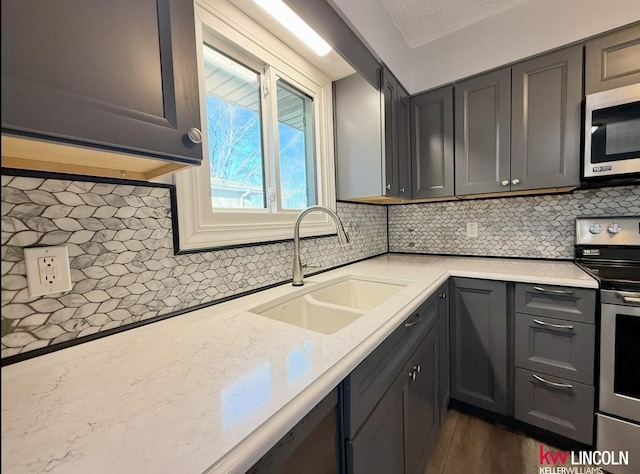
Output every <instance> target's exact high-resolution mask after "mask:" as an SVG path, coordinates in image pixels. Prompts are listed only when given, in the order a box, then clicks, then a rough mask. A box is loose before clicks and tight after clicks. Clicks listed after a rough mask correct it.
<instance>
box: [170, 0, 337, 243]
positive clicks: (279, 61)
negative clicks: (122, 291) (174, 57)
mask: <svg viewBox="0 0 640 474" xmlns="http://www.w3.org/2000/svg"><path fill="white" fill-rule="evenodd" d="M196 34H197V41H198V43H197V44H202V43H203V42H204V40H206V42H207V43H209V44H211V45H212V46H213V47H214V48H216V49H219V50H220V51H222V52H223V53H225V54H229V55H230V56H231V57H233V58H234V59H237V60H239V61H240V62H241V63H243V64H247V65H248V66H249V67H251V66H253V67H252V68H253V69H254V70H256V71H262V74H263V76H264V77H265V78H268V82H269V86H270V88H271V89H272V91H271V92H272V93H271V94H269V95H268V96H267V97H266V98H265V97H264V96H263V99H269V100H265V107H263V114H265V115H266V114H268V113H271V114H275V120H271V121H269V120H268V119H266V118H263V121H264V123H265V124H268V123H270V124H271V125H268V126H267V134H269V133H271V136H270V137H265V140H266V141H267V143H266V144H265V145H264V146H265V154H269V153H271V156H276V154H275V152H274V150H268V149H267V148H266V147H268V146H274V145H273V144H274V143H275V146H276V148H275V150H277V133H274V130H273V128H274V127H275V128H277V110H276V108H275V107H274V106H273V101H277V94H276V93H275V84H276V80H277V77H278V76H279V77H281V78H283V79H284V80H285V82H287V83H289V84H292V85H293V86H294V87H295V88H296V89H297V90H299V91H300V92H301V93H303V94H305V95H307V96H309V97H311V98H312V99H313V107H312V109H313V111H312V113H313V122H314V124H315V137H314V140H313V142H314V143H313V145H312V146H313V148H314V151H315V157H316V160H315V161H316V186H317V189H316V196H317V203H318V204H322V205H325V206H328V207H330V208H333V209H335V176H334V162H333V121H332V120H333V112H332V101H331V98H332V92H331V80H330V79H329V78H327V77H326V76H325V75H324V74H323V73H321V72H320V71H318V70H317V69H315V68H314V67H313V66H311V65H309V64H307V63H306V62H301V59H300V57H299V56H298V55H297V54H296V53H294V52H293V51H291V50H290V49H288V48H287V47H286V46H284V45H282V43H280V42H279V41H278V40H276V39H275V38H274V37H273V36H272V35H271V34H270V33H268V32H267V31H266V30H264V29H262V28H261V27H259V26H257V25H256V24H255V23H253V22H252V20H250V19H249V18H248V17H247V16H246V15H244V14H243V13H242V12H240V11H239V10H237V9H236V8H235V7H233V6H232V5H230V4H229V3H227V2H224V1H221V0H216V1H215V2H209V1H207V0H198V1H197V2H196ZM210 41H211V43H210ZM212 43H213V44H212ZM199 49H200V48H199ZM198 60H199V61H198V62H199V67H200V68H202V67H203V64H204V63H203V60H202V52H201V51H200V57H199V58H198ZM264 64H269V65H270V67H266V68H265V67H264ZM200 74H201V77H202V70H201V71H200ZM263 84H264V83H263ZM200 88H201V91H200V95H201V98H204V84H203V83H202V80H201V84H200ZM261 95H263V94H261ZM266 102H272V104H271V107H269V106H268V104H266ZM201 110H202V113H203V115H204V114H205V108H204V107H202V108H201ZM205 120H206V117H205V116H203V117H202V123H206V122H205ZM268 127H271V130H268ZM275 132H277V130H275ZM274 139H275V140H274ZM205 149H206V148H205ZM266 161H267V162H266V163H265V183H268V187H266V189H267V191H268V190H269V189H270V188H273V189H274V190H275V191H276V192H274V202H273V203H271V202H269V201H270V200H269V199H267V209H234V208H216V209H215V212H213V210H212V207H211V199H210V198H209V199H206V196H207V193H208V194H210V193H211V191H210V179H209V174H210V166H209V159H208V157H207V159H206V160H203V163H202V165H201V166H200V167H199V168H200V169H198V168H193V169H188V170H185V171H183V172H180V173H178V174H177V175H176V188H177V195H178V212H177V214H178V228H179V232H178V234H179V240H180V243H179V246H180V249H181V250H196V249H205V248H216V247H222V246H233V245H241V244H250V243H260V242H270V241H280V240H287V239H291V238H292V237H293V222H294V220H295V218H296V216H297V215H298V213H299V210H288V209H282V206H281V202H280V201H281V199H280V195H279V194H280V193H279V192H277V191H279V190H278V189H277V188H276V187H275V186H274V184H275V183H276V182H277V176H278V174H277V172H278V169H277V162H278V159H277V156H276V159H275V160H274V164H273V163H270V162H269V161H270V160H266ZM267 198H269V195H267ZM239 211H240V212H239ZM334 233H335V228H334V227H333V224H332V223H331V222H330V221H329V219H328V216H326V215H325V214H324V213H311V214H309V215H308V216H307V218H305V220H304V221H303V223H302V226H301V235H303V236H311V235H327V234H334Z"/></svg>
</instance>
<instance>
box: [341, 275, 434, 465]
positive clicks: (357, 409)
mask: <svg viewBox="0 0 640 474" xmlns="http://www.w3.org/2000/svg"><path fill="white" fill-rule="evenodd" d="M441 290H442V291H445V292H446V288H444V289H441ZM442 300H443V299H442V298H440V296H439V294H438V293H436V294H434V295H433V296H432V297H430V298H428V299H427V301H425V302H424V303H423V304H422V305H421V306H420V307H419V308H418V310H417V311H416V312H415V313H414V314H412V315H411V316H410V317H409V318H408V319H407V320H406V321H405V322H404V323H403V324H402V325H401V326H400V327H399V328H398V329H397V330H396V331H394V333H392V334H391V335H390V336H389V337H388V338H387V339H386V340H385V341H384V342H383V343H382V344H381V345H380V346H379V347H378V348H377V349H376V350H375V351H374V352H373V353H372V354H371V355H370V356H369V357H367V359H365V360H364V361H363V362H362V363H361V364H360V365H359V366H358V367H356V369H354V371H353V372H352V373H351V374H350V375H349V376H348V377H347V378H346V379H345V380H344V382H343V383H342V390H343V397H342V398H343V401H344V403H343V419H344V433H345V452H346V467H347V472H348V473H354V474H359V473H362V474H369V473H381V474H386V473H391V472H393V473H407V474H413V473H419V472H422V471H423V470H424V467H425V466H426V462H427V459H428V456H429V454H430V453H431V450H432V448H433V447H434V445H435V442H436V440H437V435H438V430H439V428H440V404H439V400H440V396H441V394H440V391H439V390H440V376H441V374H440V363H441V362H440V361H441V353H440V336H441V332H440V329H439V325H440V321H441V319H440V318H439V314H438V313H439V310H440V308H441V307H442V303H441V301H442Z"/></svg>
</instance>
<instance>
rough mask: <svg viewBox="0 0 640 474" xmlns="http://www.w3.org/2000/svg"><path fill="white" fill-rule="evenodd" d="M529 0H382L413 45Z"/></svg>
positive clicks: (406, 38) (438, 36) (409, 43)
mask: <svg viewBox="0 0 640 474" xmlns="http://www.w3.org/2000/svg"><path fill="white" fill-rule="evenodd" d="M526 1H528V0H380V2H381V3H382V5H384V7H385V8H386V10H387V11H388V12H389V15H390V16H391V18H392V19H393V21H394V22H395V24H396V26H397V27H398V29H399V30H400V32H401V33H402V35H403V36H404V38H405V40H406V41H407V44H408V45H409V47H410V48H412V49H413V48H417V47H418V46H422V45H423V44H425V43H428V42H429V41H433V40H435V39H437V38H440V37H442V36H445V35H447V34H449V33H451V32H453V31H456V30H459V29H461V28H464V27H465V26H469V25H471V24H472V23H475V22H478V21H480V20H484V19H485V18H488V17H490V16H493V15H496V14H498V13H500V12H503V11H504V10H506V9H508V8H511V7H513V6H515V5H518V4H520V3H524V2H526Z"/></svg>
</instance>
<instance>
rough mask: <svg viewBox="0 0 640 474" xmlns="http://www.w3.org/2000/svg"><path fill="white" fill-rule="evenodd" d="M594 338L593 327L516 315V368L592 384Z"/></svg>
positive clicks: (594, 330) (540, 317) (594, 329)
mask: <svg viewBox="0 0 640 474" xmlns="http://www.w3.org/2000/svg"><path fill="white" fill-rule="evenodd" d="M595 338H596V328H595V326H593V325H591V324H584V323H576V322H573V321H572V322H568V321H565V320H562V319H553V318H546V317H544V316H530V315H528V314H516V335H515V365H516V366H517V367H521V368H523V369H529V370H534V371H540V372H543V373H545V374H549V375H555V376H556V377H564V378H567V379H570V380H573V381H575V382H582V383H586V384H590V385H591V384H593V365H594V350H595Z"/></svg>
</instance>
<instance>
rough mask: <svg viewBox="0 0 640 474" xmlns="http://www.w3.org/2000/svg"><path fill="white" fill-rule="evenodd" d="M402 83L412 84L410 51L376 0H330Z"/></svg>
mask: <svg viewBox="0 0 640 474" xmlns="http://www.w3.org/2000/svg"><path fill="white" fill-rule="evenodd" d="M329 3H331V4H332V6H333V7H334V8H335V9H336V10H337V11H338V12H339V13H341V14H342V17H343V18H344V19H345V20H346V21H347V23H350V25H351V26H352V27H353V28H355V29H356V30H357V33H358V34H359V36H360V38H361V39H362V40H363V41H364V42H365V43H366V44H367V45H368V46H369V47H370V48H371V49H373V52H374V53H375V54H376V56H378V59H379V60H382V61H384V63H385V64H386V65H387V66H388V67H389V69H391V71H392V72H393V74H394V75H395V76H396V77H397V78H398V79H399V80H400V82H401V83H402V85H403V86H405V87H408V86H409V84H410V83H411V50H410V49H409V46H408V45H407V43H406V41H405V40H404V38H403V37H402V34H401V33H400V32H399V31H398V29H397V28H396V25H395V23H394V22H393V20H392V19H391V17H390V16H389V14H388V13H387V10H385V8H384V7H383V6H382V4H381V3H380V2H379V1H378V0H329Z"/></svg>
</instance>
